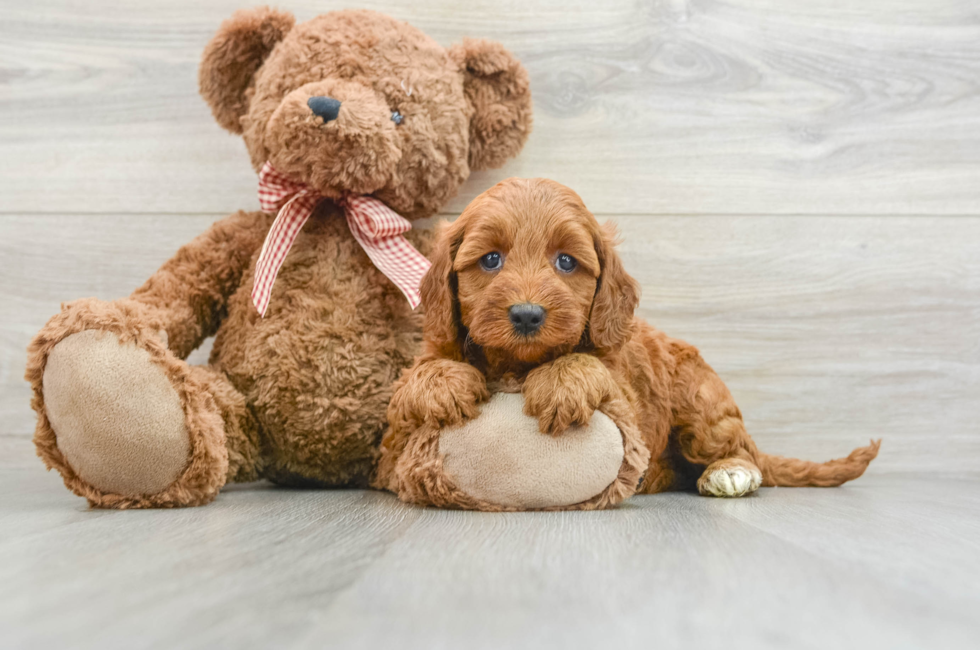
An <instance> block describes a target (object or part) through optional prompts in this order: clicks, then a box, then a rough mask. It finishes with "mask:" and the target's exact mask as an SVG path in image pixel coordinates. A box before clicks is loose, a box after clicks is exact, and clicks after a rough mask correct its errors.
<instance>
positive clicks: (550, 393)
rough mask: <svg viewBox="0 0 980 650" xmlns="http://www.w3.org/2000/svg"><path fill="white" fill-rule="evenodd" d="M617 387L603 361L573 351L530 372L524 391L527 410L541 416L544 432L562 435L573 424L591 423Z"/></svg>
mask: <svg viewBox="0 0 980 650" xmlns="http://www.w3.org/2000/svg"><path fill="white" fill-rule="evenodd" d="M617 390H618V389H617V387H616V384H615V382H614V381H613V378H612V375H611V374H610V373H609V370H608V369H607V368H606V367H605V366H604V365H602V362H601V361H599V360H598V359H597V358H595V357H593V356H589V355H586V354H569V355H566V356H564V357H560V358H559V359H556V360H555V361H552V362H550V363H546V364H544V365H542V366H539V367H538V368H535V369H534V370H532V371H531V372H530V373H528V376H527V379H526V380H525V381H524V388H523V391H522V392H523V394H524V413H526V414H527V415H529V416H531V417H533V418H537V419H538V428H539V429H540V430H541V432H542V433H547V434H550V435H558V434H560V433H562V432H563V431H565V430H566V429H568V427H570V426H572V425H585V424H588V423H589V420H591V419H592V414H593V413H594V412H595V410H596V409H597V408H599V406H600V405H602V403H603V402H605V401H606V400H607V399H609V398H610V397H611V396H612V395H613V394H614V393H615V391H617Z"/></svg>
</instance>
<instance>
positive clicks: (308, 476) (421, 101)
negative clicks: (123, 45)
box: [26, 8, 531, 508]
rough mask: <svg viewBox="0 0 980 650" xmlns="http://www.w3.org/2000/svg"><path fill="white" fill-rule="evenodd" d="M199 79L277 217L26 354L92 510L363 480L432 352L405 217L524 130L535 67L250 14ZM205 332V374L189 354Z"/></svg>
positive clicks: (43, 436)
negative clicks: (397, 391) (401, 396)
mask: <svg viewBox="0 0 980 650" xmlns="http://www.w3.org/2000/svg"><path fill="white" fill-rule="evenodd" d="M200 87H201V93H202V95H203V96H204V98H205V99H206V100H207V102H208V103H209V104H210V106H211V109H212V111H213V113H214V116H215V118H216V119H217V121H218V123H219V124H221V126H223V127H224V128H226V129H228V130H229V131H232V132H234V133H239V134H241V135H242V136H243V137H244V139H245V144H246V146H247V147H248V151H249V153H250V155H251V158H252V164H253V166H254V167H255V169H256V170H262V176H261V178H262V183H263V185H262V188H261V189H262V193H261V197H262V198H263V199H264V202H263V205H264V206H266V205H267V207H269V208H271V213H270V212H238V213H236V214H234V215H231V216H230V217H228V218H226V219H223V220H221V221H218V222H217V223H215V224H214V225H213V226H212V227H211V228H210V229H209V230H208V231H207V232H205V233H204V234H202V235H201V236H199V237H198V238H197V239H195V240H194V241H192V242H190V243H189V244H187V245H186V246H184V247H183V248H181V249H180V250H179V251H178V252H177V253H176V255H174V257H173V258H172V259H170V260H169V261H168V262H166V263H165V264H164V265H163V267H161V268H160V270H159V271H157V272H156V273H155V274H154V275H153V276H152V277H151V278H150V279H149V280H147V282H146V283H145V284H144V285H143V286H142V287H140V288H139V289H137V290H136V291H135V292H134V293H133V294H132V295H131V296H130V297H129V298H127V299H122V300H116V301H112V302H104V301H101V300H96V299H84V300H78V301H75V302H72V303H69V304H66V305H64V306H63V308H62V311H61V313H59V314H58V315H56V316H55V317H54V318H52V319H51V320H50V321H49V322H48V324H47V325H46V326H45V327H44V328H43V329H42V330H41V332H40V333H39V334H38V335H37V336H36V337H35V339H34V340H33V342H32V343H31V345H30V349H29V361H28V368H27V374H26V377H27V379H28V381H30V382H31V385H32V387H33V390H34V397H33V400H32V406H33V408H34V409H35V410H36V411H37V413H38V423H37V431H36V434H35V443H36V445H37V449H38V454H39V455H40V456H41V458H42V459H43V460H44V462H45V463H46V464H47V465H48V467H49V468H50V467H54V468H56V469H57V470H58V471H59V472H60V473H61V474H62V476H63V477H64V480H65V484H66V485H67V486H68V487H69V488H70V489H71V490H72V491H74V492H75V493H76V494H79V495H81V496H84V497H86V498H87V499H88V500H89V502H90V503H91V504H92V505H95V506H101V507H114V508H128V507H168V506H189V505H200V504H204V503H207V502H209V501H210V500H212V499H213V498H214V497H215V495H216V494H217V493H218V491H219V489H220V488H221V487H222V486H223V485H224V484H225V483H226V482H228V481H250V480H254V479H258V478H268V479H270V480H272V481H274V482H276V483H280V484H287V485H299V486H304V485H309V486H365V485H367V484H368V482H369V481H370V479H371V476H372V473H373V472H374V468H375V464H376V462H377V458H378V453H379V452H378V447H379V441H380V439H381V436H382V433H383V431H384V428H385V409H386V406H387V403H388V400H389V398H390V396H391V392H392V384H393V382H394V381H395V379H396V378H397V377H398V375H399V373H400V372H401V370H402V369H403V368H405V367H406V366H408V365H409V364H411V362H412V359H413V357H414V356H415V355H416V353H417V352H418V350H419V345H420V341H421V334H420V326H421V320H420V319H421V314H419V313H418V312H414V311H413V309H412V305H413V303H414V302H415V300H417V293H416V292H415V288H414V287H413V283H416V282H417V279H418V276H419V275H421V271H422V270H424V267H419V266H418V265H419V264H420V263H421V262H420V260H421V259H422V258H421V256H420V255H419V253H418V252H416V250H415V248H412V246H411V244H414V245H415V247H416V248H418V249H421V252H422V253H425V252H426V249H427V240H426V237H425V236H424V235H422V234H415V233H413V232H408V233H404V231H405V230H406V229H407V228H408V224H406V223H404V221H405V219H407V220H417V219H421V218H424V217H429V216H431V215H432V214H434V213H435V212H436V211H437V210H438V209H439V208H440V207H441V206H443V205H444V204H445V203H446V201H447V200H448V199H449V198H450V197H452V196H453V195H454V194H455V193H456V191H457V190H458V188H459V186H460V185H461V184H462V183H463V181H465V180H466V178H467V177H468V176H469V173H470V170H473V169H484V168H490V167H496V166H499V165H500V164H502V163H503V162H504V161H505V160H506V159H507V158H509V157H511V156H514V155H516V154H517V153H518V152H519V151H520V149H521V147H522V146H523V144H524V142H525V140H526V138H527V135H528V132H529V130H530V127H531V97H530V91H529V87H528V76H527V73H526V71H525V70H524V68H523V67H522V66H521V64H520V63H519V62H518V61H517V60H516V59H515V58H514V57H513V56H511V55H510V54H509V53H508V52H507V51H506V50H505V49H504V48H503V47H502V46H501V45H500V44H498V43H494V42H490V41H482V40H469V41H465V42H464V43H463V44H462V45H457V46H454V47H452V48H450V49H448V50H447V49H444V48H443V47H441V46H439V45H438V44H437V43H435V42H434V41H433V40H432V39H430V38H429V37H427V36H426V35H425V34H423V33H422V32H420V31H418V30H417V29H414V28H413V27H411V26H409V25H407V24H405V23H402V22H399V21H396V20H393V19H392V18H389V17H387V16H384V15H382V14H378V13H375V12H370V11H338V12H333V13H328V14H325V15H321V16H319V17H317V18H314V19H313V20H310V21H308V22H306V23H303V24H299V25H296V24H294V19H293V17H292V16H291V15H290V14H288V13H284V12H281V11H275V10H271V9H266V8H263V9H255V10H249V11H241V12H238V13H236V14H235V15H233V16H232V17H231V18H230V19H229V20H228V21H226V22H225V23H224V24H223V25H222V26H221V28H220V29H219V31H218V33H217V35H216V36H215V37H214V38H213V40H212V41H211V42H210V43H209V44H208V46H207V48H206V50H205V53H204V57H203V62H202V65H201V74H200ZM321 199H324V200H321ZM359 202H360V203H359ZM279 208H282V209H281V210H279V216H278V218H277V215H276V214H275V212H276V211H277V210H278V209H279ZM290 211H292V212H290ZM372 211H373V212H377V213H378V214H380V217H378V221H368V222H365V223H367V225H365V224H364V223H362V222H361V221H360V219H361V218H362V217H364V218H368V219H370V214H372ZM392 211H393V212H392ZM284 215H285V216H284ZM365 215H367V216H365ZM399 215H400V216H399ZM307 218H308V221H306V219H307ZM403 218H404V219H403ZM274 223H275V224H276V226H275V227H273V224H274ZM371 224H374V225H373V226H372V225H371ZM379 224H380V225H379ZM389 226H390V227H391V228H393V229H394V230H390V231H389V230H386V228H388V227H389ZM372 228H375V230H372ZM379 228H380V230H381V231H383V232H380V231H378V229H379ZM403 234H404V235H405V237H407V239H405V237H403V236H402V235H403ZM375 235H376V236H377V237H376V238H375ZM287 253H288V254H287ZM386 256H387V257H386ZM404 256H407V257H408V258H409V260H410V266H411V264H415V266H414V267H412V268H411V269H410V270H411V271H412V272H411V273H409V276H411V277H408V278H407V279H406V278H405V277H400V276H399V275H398V273H399V266H398V263H399V262H400V261H403V259H402V258H403V257H404ZM402 270H404V269H402ZM406 296H407V297H408V300H406ZM260 312H264V316H263V315H262V313H260ZM211 335H215V336H216V338H215V342H214V349H213V352H212V355H211V360H210V364H209V365H208V366H206V367H194V366H190V365H188V364H187V363H185V362H184V361H183V359H185V358H186V357H187V356H188V355H189V354H190V352H191V351H193V350H194V349H195V348H197V347H198V346H199V345H201V343H202V342H203V341H204V339H205V338H207V337H208V336H211Z"/></svg>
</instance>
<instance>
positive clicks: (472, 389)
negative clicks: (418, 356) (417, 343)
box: [388, 359, 490, 427]
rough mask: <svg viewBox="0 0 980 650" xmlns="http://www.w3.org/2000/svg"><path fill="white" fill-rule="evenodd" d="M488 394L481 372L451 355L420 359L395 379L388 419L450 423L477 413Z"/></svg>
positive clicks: (396, 424)
mask: <svg viewBox="0 0 980 650" xmlns="http://www.w3.org/2000/svg"><path fill="white" fill-rule="evenodd" d="M489 397H490V394H489V393H488V392H487V383H486V379H485V378H484V377H483V374H482V373H481V372H480V371H479V370H477V369H476V368H474V367H473V366H471V365H469V364H467V363H461V362H459V361H452V360H450V359H428V360H422V361H419V362H418V363H417V364H416V365H415V367H413V368H412V369H411V370H409V371H408V373H407V374H406V375H405V376H404V377H403V378H402V379H401V380H400V381H399V382H398V385H396V387H395V393H394V395H393V396H392V398H391V402H390V403H389V405H388V419H389V422H390V423H391V424H392V426H393V427H397V426H398V425H399V424H402V423H406V424H411V425H412V426H413V427H415V426H418V425H421V424H425V423H428V424H433V425H436V426H440V427H444V426H453V425H456V424H460V423H462V422H463V421H464V420H466V419H471V418H475V417H476V416H477V415H479V412H480V410H479V404H480V403H481V402H485V401H486V400H487V399H488V398H489Z"/></svg>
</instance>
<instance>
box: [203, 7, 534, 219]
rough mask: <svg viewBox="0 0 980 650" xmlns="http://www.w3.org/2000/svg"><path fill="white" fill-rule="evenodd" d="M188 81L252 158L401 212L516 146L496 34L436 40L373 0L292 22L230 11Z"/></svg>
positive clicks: (511, 79)
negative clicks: (195, 76) (195, 81)
mask: <svg viewBox="0 0 980 650" xmlns="http://www.w3.org/2000/svg"><path fill="white" fill-rule="evenodd" d="M200 89H201V94H202V95H203V96H204V98H205V99H206V100H207V102H208V104H209V105H210V106H211V110H212V112H213V113H214V116H215V118H216V119H217V121H218V123H219V124H221V126H223V127H224V128H226V129H228V130H229V131H231V132H233V133H239V134H241V135H242V136H243V137H244V139H245V144H246V146H247V148H248V151H249V154H250V155H251V158H252V165H253V166H254V167H255V169H256V170H258V169H260V168H261V167H262V166H263V165H264V164H265V163H266V162H270V163H271V164H272V165H273V167H275V168H276V169H277V170H278V171H280V172H281V173H283V174H285V175H286V176H289V177H291V178H293V179H294V180H297V181H299V182H302V183H305V184H307V185H309V186H311V187H313V188H314V189H316V190H317V191H319V192H320V193H321V194H322V195H324V196H327V197H330V198H334V199H339V198H342V197H343V196H345V195H348V194H371V195H373V196H375V197H376V198H378V199H380V200H382V201H384V202H385V203H386V204H387V205H388V206H389V207H391V208H392V209H394V210H395V211H397V212H399V213H400V214H402V215H403V216H405V217H406V218H409V219H418V218H423V217H427V216H430V215H432V214H434V213H435V212H436V211H437V210H438V209H439V208H440V207H442V206H443V205H444V204H445V203H446V201H447V200H448V199H449V198H451V197H452V196H453V195H454V194H455V193H456V191H457V189H458V188H459V186H460V185H461V184H462V183H463V181H465V180H466V178H467V177H468V176H469V173H470V170H479V169H486V168H493V167H498V166H500V165H501V164H503V162H504V161H505V160H506V159H507V158H509V157H511V156H514V155H516V154H517V153H518V152H519V151H520V149H521V147H522V146H523V145H524V142H525V140H526V139H527V136H528V133H529V131H530V128H531V95H530V90H529V84H528V76H527V72H526V70H525V69H524V68H523V66H521V64H520V63H519V62H518V61H517V60H516V59H515V58H514V57H513V56H512V55H511V54H510V53H509V52H507V50H505V49H504V48H503V46H502V45H500V44H499V43H495V42H493V41H486V40H466V41H464V42H463V43H462V44H461V45H455V46H453V47H451V48H449V49H448V50H447V49H445V48H443V47H441V46H440V45H439V44H437V43H436V42H435V41H433V40H432V39H431V38H429V37H428V36H426V35H425V34H423V33H422V32H420V31H419V30H417V29H415V28H414V27H412V26H410V25H408V24H406V23H403V22H400V21H397V20H395V19H393V18H390V17H388V16H386V15H384V14H380V13H377V12H373V11H363V10H348V11H336V12H331V13H327V14H323V15H320V16H318V17H316V18H314V19H312V20H310V21H308V22H305V23H301V24H298V25H297V24H295V20H294V18H293V16H292V15H291V14H289V13H286V12H283V11H278V10H273V9H269V8H259V9H251V10H243V11H239V12H237V13H235V14H234V15H232V17H231V18H229V19H228V20H227V21H225V22H224V23H223V24H222V26H221V28H220V29H219V30H218V33H217V34H216V35H215V36H214V38H213V39H212V40H211V42H210V43H209V44H208V45H207V47H206V49H205V52H204V57H203V60H202V63H201V70H200Z"/></svg>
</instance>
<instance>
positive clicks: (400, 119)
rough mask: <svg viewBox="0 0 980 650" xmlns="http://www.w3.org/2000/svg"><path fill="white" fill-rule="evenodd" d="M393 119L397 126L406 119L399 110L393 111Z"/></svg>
mask: <svg viewBox="0 0 980 650" xmlns="http://www.w3.org/2000/svg"><path fill="white" fill-rule="evenodd" d="M391 121H392V122H394V123H395V125H396V126H397V125H400V124H401V123H402V122H404V121H405V116H404V115H402V114H401V113H399V112H398V111H392V112H391Z"/></svg>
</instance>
